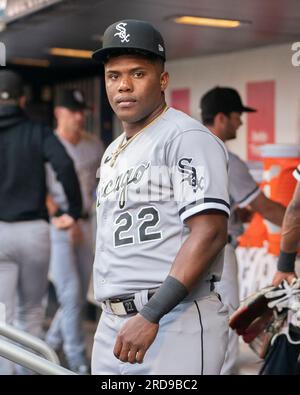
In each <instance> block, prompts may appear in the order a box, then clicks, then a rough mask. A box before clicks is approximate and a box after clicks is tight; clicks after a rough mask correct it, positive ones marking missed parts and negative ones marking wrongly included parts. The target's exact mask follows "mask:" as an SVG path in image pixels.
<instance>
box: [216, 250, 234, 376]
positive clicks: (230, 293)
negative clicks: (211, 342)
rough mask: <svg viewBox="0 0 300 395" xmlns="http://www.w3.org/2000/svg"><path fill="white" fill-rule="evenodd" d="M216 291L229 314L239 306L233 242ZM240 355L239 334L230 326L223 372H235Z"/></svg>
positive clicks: (225, 256)
mask: <svg viewBox="0 0 300 395" xmlns="http://www.w3.org/2000/svg"><path fill="white" fill-rule="evenodd" d="M216 292H218V293H219V294H220V295H221V298H222V302H223V303H224V304H225V305H226V306H227V308H228V311H229V315H232V314H233V313H234V311H235V310H236V309H237V308H238V307H239V304H240V300H239V286H238V265H237V259H236V255H235V249H234V248H233V247H232V245H231V244H227V245H226V247H225V254H224V267H223V273H222V278H221V281H220V282H218V283H216ZM238 355H239V339H238V335H237V334H236V333H235V332H234V331H233V330H232V329H230V328H229V343H228V350H227V353H226V358H225V362H224V365H223V367H222V371H221V374H222V375H229V374H235V373H237V372H236V364H237V359H238Z"/></svg>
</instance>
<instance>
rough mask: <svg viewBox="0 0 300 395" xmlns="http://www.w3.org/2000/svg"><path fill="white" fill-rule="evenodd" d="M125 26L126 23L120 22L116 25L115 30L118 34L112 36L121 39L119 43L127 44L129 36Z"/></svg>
mask: <svg viewBox="0 0 300 395" xmlns="http://www.w3.org/2000/svg"><path fill="white" fill-rule="evenodd" d="M126 25H127V23H124V22H121V23H118V24H117V26H116V30H118V32H119V33H115V34H114V36H119V37H120V39H121V43H124V42H126V43H129V37H130V34H127V32H126V29H125V26H126Z"/></svg>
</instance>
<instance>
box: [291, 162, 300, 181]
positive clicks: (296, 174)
mask: <svg viewBox="0 0 300 395" xmlns="http://www.w3.org/2000/svg"><path fill="white" fill-rule="evenodd" d="M293 175H294V177H295V178H296V180H297V181H298V182H300V164H299V165H298V167H297V169H295V170H294V172H293Z"/></svg>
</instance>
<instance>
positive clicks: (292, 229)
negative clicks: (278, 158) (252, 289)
mask: <svg viewBox="0 0 300 395" xmlns="http://www.w3.org/2000/svg"><path fill="white" fill-rule="evenodd" d="M293 174H294V177H295V178H296V180H297V181H298V182H297V185H296V189H295V192H294V196H293V198H292V200H291V201H290V203H289V205H288V207H287V209H286V213H285V216H284V219H283V226H282V233H281V245H280V247H281V251H280V255H279V260H278V265H277V269H278V271H277V273H275V276H274V279H273V284H274V285H278V284H280V283H281V281H283V280H287V281H288V282H289V283H291V282H292V281H293V279H294V278H295V277H296V273H295V260H296V256H297V248H298V245H299V241H300V164H299V165H298V167H297V169H295V171H294V173H293Z"/></svg>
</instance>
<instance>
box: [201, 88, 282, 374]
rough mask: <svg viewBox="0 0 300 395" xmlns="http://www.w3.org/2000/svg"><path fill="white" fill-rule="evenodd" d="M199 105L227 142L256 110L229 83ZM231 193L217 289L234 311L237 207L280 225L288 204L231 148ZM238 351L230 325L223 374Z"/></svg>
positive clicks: (239, 229)
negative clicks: (268, 192) (264, 187)
mask: <svg viewBox="0 0 300 395" xmlns="http://www.w3.org/2000/svg"><path fill="white" fill-rule="evenodd" d="M200 109H201V115H202V121H203V123H204V125H205V126H207V128H208V129H209V130H210V131H211V132H212V133H214V134H215V135H216V136H217V137H219V138H220V139H221V140H222V141H223V142H224V143H225V142H226V141H228V140H232V139H235V138H236V133H237V130H238V128H239V127H240V126H241V125H242V121H241V115H242V113H243V112H249V113H251V112H255V111H256V110H255V109H253V108H250V107H247V106H244V105H243V103H242V100H241V98H240V95H239V94H238V92H237V91H236V90H235V89H232V88H228V87H215V88H213V89H211V90H210V91H208V92H207V93H205V94H204V95H203V96H202V98H201V100H200ZM229 195H230V203H231V207H232V211H231V215H230V218H229V226H228V233H229V243H228V244H227V246H226V248H225V259H224V268H223V273H222V278H221V281H220V282H219V283H218V284H217V286H216V289H217V291H218V292H219V293H220V295H221V297H222V300H223V302H224V304H225V305H227V306H228V309H229V313H230V314H232V313H233V312H234V311H235V310H236V309H237V308H238V306H239V303H240V300H239V289H238V275H237V270H238V267H237V259H236V255H235V250H234V248H235V247H236V246H237V238H238V236H240V235H241V234H242V233H243V231H244V229H243V224H242V222H241V220H240V218H239V216H238V213H237V209H238V208H241V209H242V208H246V207H248V206H249V207H250V208H251V209H252V210H253V211H254V212H258V213H259V214H261V215H262V216H263V217H264V218H265V219H267V220H269V221H271V222H272V223H274V224H276V225H279V226H280V225H281V223H282V219H283V215H284V211H285V208H284V207H283V206H282V205H281V204H279V203H277V202H274V201H272V200H270V199H268V198H267V197H266V196H265V195H264V193H263V192H262V191H261V190H260V189H259V187H258V185H257V183H256V182H255V181H254V179H253V177H252V176H251V174H250V172H249V170H248V168H247V165H246V164H245V163H244V162H243V161H242V160H241V159H240V158H239V157H238V156H237V155H235V154H233V153H232V152H230V151H229ZM238 352H239V346H238V336H237V335H236V334H235V333H234V332H233V331H232V330H231V329H230V332H229V345H228V351H227V354H226V359H225V363H224V365H223V367H222V374H235V373H236V362H237V358H238Z"/></svg>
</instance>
